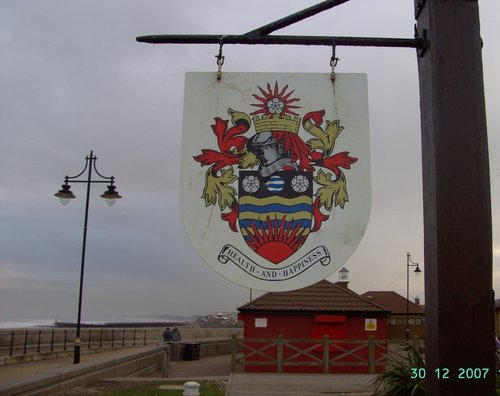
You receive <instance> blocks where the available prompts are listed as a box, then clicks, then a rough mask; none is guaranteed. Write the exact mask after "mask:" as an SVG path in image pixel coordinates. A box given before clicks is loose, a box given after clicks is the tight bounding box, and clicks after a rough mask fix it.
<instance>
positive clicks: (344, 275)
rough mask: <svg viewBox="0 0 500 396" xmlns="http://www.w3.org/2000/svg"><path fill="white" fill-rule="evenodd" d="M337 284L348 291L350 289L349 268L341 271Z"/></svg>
mask: <svg viewBox="0 0 500 396" xmlns="http://www.w3.org/2000/svg"><path fill="white" fill-rule="evenodd" d="M337 284H338V285H339V286H342V287H345V288H346V289H347V288H348V287H347V285H348V284H349V270H348V269H347V268H341V269H340V271H339V280H338V282H337Z"/></svg>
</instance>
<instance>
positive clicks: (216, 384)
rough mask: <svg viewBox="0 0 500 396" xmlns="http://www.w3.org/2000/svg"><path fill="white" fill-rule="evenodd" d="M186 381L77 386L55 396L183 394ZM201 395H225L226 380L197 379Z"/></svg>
mask: <svg viewBox="0 0 500 396" xmlns="http://www.w3.org/2000/svg"><path fill="white" fill-rule="evenodd" d="M185 382H186V381H159V382H141V383H133V382H125V383H115V384H112V385H109V384H106V385H104V384H103V385H101V386H93V387H77V388H72V389H65V390H64V391H60V392H57V393H54V396H182V393H183V389H182V385H183V384H184V383H185ZM197 382H198V383H199V384H200V396H224V394H225V391H226V384H227V382H226V381H197ZM161 385H178V386H179V387H180V389H160V386H161Z"/></svg>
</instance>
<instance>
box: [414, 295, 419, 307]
mask: <svg viewBox="0 0 500 396" xmlns="http://www.w3.org/2000/svg"><path fill="white" fill-rule="evenodd" d="M415 304H417V305H420V297H419V296H415Z"/></svg>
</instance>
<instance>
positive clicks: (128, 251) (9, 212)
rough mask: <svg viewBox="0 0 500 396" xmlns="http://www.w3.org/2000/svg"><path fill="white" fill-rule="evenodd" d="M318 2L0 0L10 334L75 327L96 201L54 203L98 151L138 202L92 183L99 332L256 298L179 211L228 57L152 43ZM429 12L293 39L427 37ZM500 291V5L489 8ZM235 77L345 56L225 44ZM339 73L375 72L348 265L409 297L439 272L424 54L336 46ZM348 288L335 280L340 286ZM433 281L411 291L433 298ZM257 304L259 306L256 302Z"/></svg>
mask: <svg viewBox="0 0 500 396" xmlns="http://www.w3.org/2000/svg"><path fill="white" fill-rule="evenodd" d="M311 4H313V2H310V1H299V0H294V1H286V2H285V1H277V2H270V1H268V0H266V1H263V0H254V1H239V0H224V1H206V0H184V1H173V0H163V1H160V0H135V1H134V0H120V1H118V0H72V1H67V0H59V1H57V0H44V1H39V0H20V1H9V0H0V48H1V51H0V132H1V136H2V144H1V146H0V156H1V158H2V161H1V167H0V205H1V209H0V241H1V242H0V321H7V320H21V319H42V318H48V319H55V318H57V319H60V320H76V308H77V303H78V282H79V271H80V256H81V246H82V235H83V215H84V209H85V208H84V204H85V189H84V186H83V185H78V184H73V186H72V190H73V192H74V193H75V194H76V195H77V199H76V200H73V201H72V202H71V203H70V204H68V205H67V206H66V207H63V206H61V205H60V203H59V201H58V199H56V198H55V197H54V195H53V194H54V193H55V192H56V191H57V190H58V189H60V187H61V184H62V182H63V178H64V176H66V175H70V176H72V175H75V174H77V173H79V172H80V171H81V170H82V169H83V167H84V165H85V156H86V155H88V154H89V152H90V150H94V153H95V154H96V155H97V157H98V160H97V168H98V170H99V171H100V172H101V173H102V174H103V175H105V176H111V175H113V176H115V178H116V185H117V189H118V191H119V192H120V194H122V196H123V199H121V200H119V201H118V202H117V204H116V205H115V206H113V207H111V208H110V207H108V206H107V205H106V203H105V201H104V200H103V199H101V198H99V195H100V194H102V192H104V185H93V186H92V191H91V204H90V206H91V207H90V218H89V229H88V241H87V261H86V268H85V282H84V283H85V286H84V304H83V319H84V320H97V319H101V320H117V319H120V318H126V317H136V316H141V315H142V316H148V315H149V316H156V315H195V314H206V313H211V312H217V311H234V310H236V308H237V307H238V306H240V305H243V304H244V303H246V302H247V301H248V298H249V290H248V289H246V288H243V287H241V286H237V285H235V284H232V283H230V282H229V281H227V280H225V279H223V278H222V277H221V276H220V275H218V274H217V273H215V272H214V271H213V270H212V269H210V267H208V266H207V265H205V264H204V263H203V262H202V260H201V259H200V258H199V257H198V256H197V254H196V253H195V251H194V249H193V248H192V247H191V245H190V243H189V241H188V240H187V237H186V235H185V232H184V230H183V227H182V223H181V219H180V214H179V198H178V197H179V177H180V170H179V164H180V147H181V130H182V111H183V109H182V106H183V96H184V73H185V72H187V71H213V72H214V73H215V72H216V63H215V57H214V56H215V55H216V54H217V52H218V46H217V45H205V46H201V45H151V44H141V43H138V42H136V40H135V38H136V37H137V36H142V35H149V34H182V33H185V34H196V33H199V34H242V33H246V32H247V31H250V30H253V29H255V28H257V27H259V26H262V25H264V24H267V23H269V22H271V21H274V20H276V19H279V18H281V17H283V16H286V15H288V14H291V13H293V12H296V11H298V10H301V9H303V8H306V7H308V6H310V5H311ZM413 4H414V2H413V1H410V0H407V1H401V0H379V1H373V0H352V1H350V2H348V3H346V4H344V5H342V6H338V7H336V8H334V9H331V10H329V11H325V12H323V13H321V14H319V15H316V16H314V17H311V18H309V19H308V20H305V21H302V22H300V23H298V24H296V25H293V26H291V27H288V28H286V29H283V30H281V31H279V32H277V34H294V35H299V34H302V35H332V36H374V37H404V38H412V37H413V31H414V23H415V21H414V18H413ZM479 4H480V12H481V33H482V38H483V41H484V47H483V65H484V80H485V93H486V104H487V112H488V133H489V149H490V170H491V180H492V190H491V191H492V211H493V237H494V240H493V250H494V274H493V275H494V276H493V280H494V284H493V286H494V289H495V291H496V292H497V293H498V292H499V291H500V235H499V232H498V231H499V230H500V224H499V222H500V203H499V202H498V201H499V199H498V198H499V197H500V182H498V180H497V178H498V176H499V175H500V145H499V143H500V142H499V139H500V137H499V134H498V130H499V128H500V112H499V111H498V105H499V98H500V77H499V74H498V70H500V51H498V48H499V47H498V37H500V2H499V1H498V0H481V1H480V2H479ZM224 55H225V63H224V66H223V72H224V71H242V72H254V71H255V72H264V71H265V72H320V73H321V72H325V73H327V72H329V71H330V65H329V62H330V56H331V48H327V47H298V46H296V47H295V46H293V47H292V46H230V45H226V46H224ZM337 56H338V57H339V58H340V62H339V64H338V66H337V69H336V70H337V72H339V73H342V72H345V73H367V75H368V91H369V110H370V144H371V173H372V209H371V217H370V221H369V223H368V228H367V230H366V233H365V236H364V239H363V240H362V241H361V243H360V245H359V247H358V249H357V250H356V251H355V253H354V254H353V256H352V257H351V259H350V260H349V261H348V262H347V264H346V268H348V270H349V271H350V287H351V288H352V289H353V290H354V291H356V292H359V293H363V292H365V291H367V290H394V291H396V292H398V293H400V294H402V295H405V294H406V253H407V252H410V254H411V256H412V260H413V261H418V262H419V263H420V264H422V269H423V271H424V272H425V263H424V262H423V219H422V181H421V179H422V177H421V148H420V115H419V92H418V77H417V62H416V53H415V50H412V49H380V48H348V47H339V48H337ZM329 279H330V280H337V275H336V274H334V275H333V276H331V277H330V278H329ZM423 281H424V280H423V277H420V278H414V277H412V279H411V290H410V296H411V297H414V296H415V295H419V296H420V297H421V298H422V299H423V298H424V288H423ZM255 295H256V294H254V296H255Z"/></svg>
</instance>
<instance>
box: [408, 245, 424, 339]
mask: <svg viewBox="0 0 500 396" xmlns="http://www.w3.org/2000/svg"><path fill="white" fill-rule="evenodd" d="M410 267H416V268H415V270H414V271H413V272H414V273H415V275H417V276H418V275H420V273H421V272H422V271H420V267H419V266H418V263H414V262H413V261H412V260H411V256H410V253H409V252H407V253H406V340H409V339H410Z"/></svg>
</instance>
